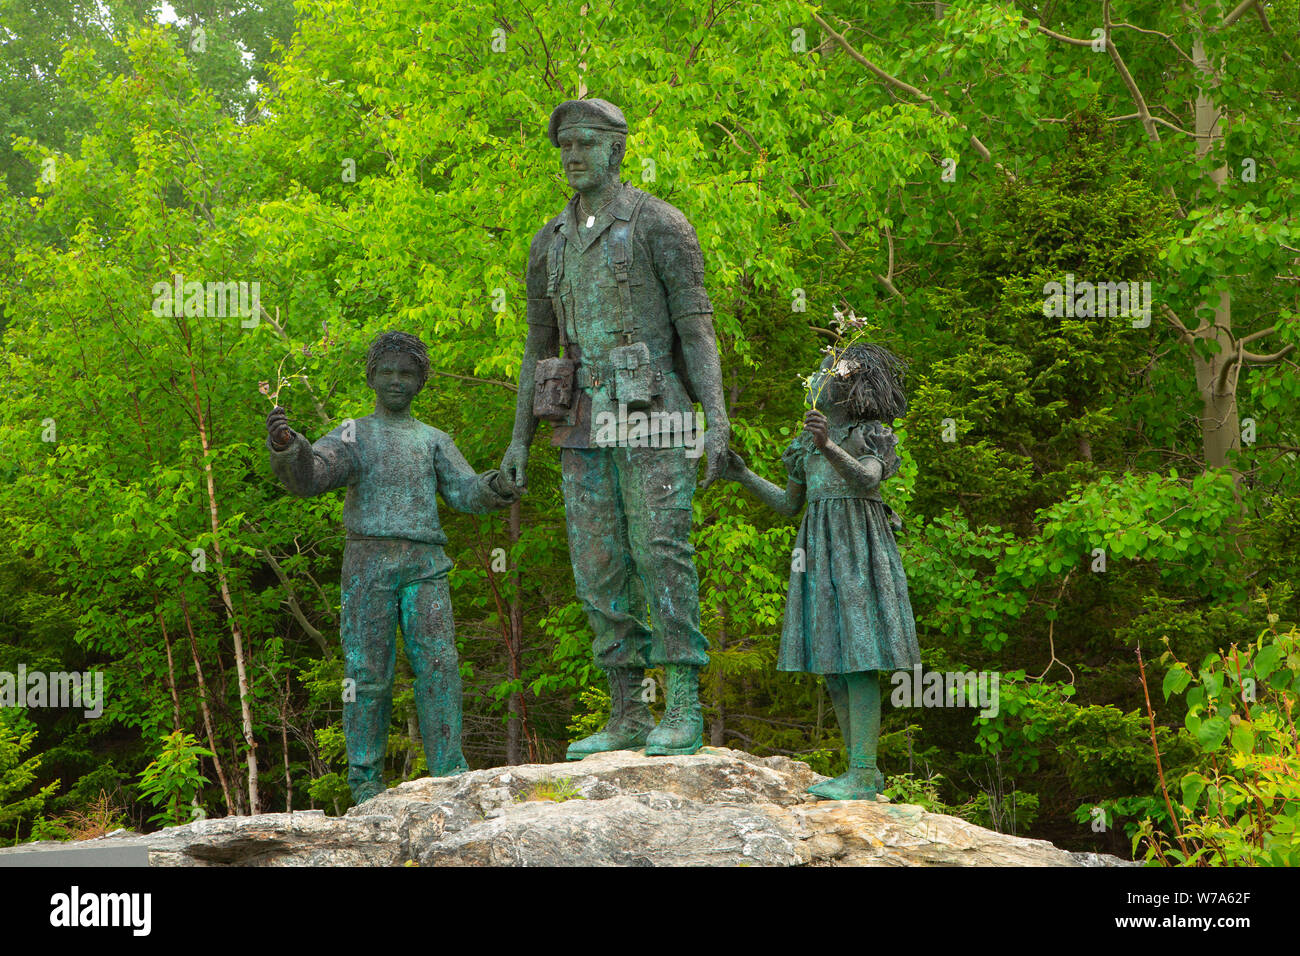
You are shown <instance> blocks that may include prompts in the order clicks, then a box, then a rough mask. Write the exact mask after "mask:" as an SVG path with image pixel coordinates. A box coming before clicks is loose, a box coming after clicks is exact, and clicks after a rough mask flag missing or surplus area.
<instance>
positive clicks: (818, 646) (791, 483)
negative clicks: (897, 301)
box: [727, 346, 921, 800]
mask: <svg viewBox="0 0 1300 956" xmlns="http://www.w3.org/2000/svg"><path fill="white" fill-rule="evenodd" d="M837 370H838V371H837ZM808 397H809V403H810V404H812V405H813V407H812V408H810V409H809V411H808V412H807V414H806V415H805V417H804V425H805V428H804V431H803V433H802V434H800V435H799V436H798V437H797V438H796V439H795V440H794V441H793V442H791V443H790V446H789V447H788V448H787V449H786V450H785V454H784V455H782V459H783V461H784V462H785V466H786V474H787V483H786V487H785V488H784V489H782V488H778V487H777V486H776V485H773V484H772V483H771V482H768V481H765V480H763V479H762V478H760V477H758V476H757V475H755V474H754V473H753V472H752V471H750V470H749V469H748V468H747V467H746V466H745V462H744V460H743V459H742V458H741V457H740V456H739V455H738V454H736V453H735V452H734V451H733V452H730V454H729V456H728V463H727V477H728V478H730V479H732V480H734V481H738V482H739V483H740V484H742V485H744V486H745V487H746V488H747V489H749V490H750V491H751V492H753V493H754V494H755V495H756V496H757V497H758V498H759V499H760V500H762V501H763V502H764V503H765V504H767V505H768V506H769V507H771V508H774V509H775V510H777V511H779V512H781V513H782V514H788V515H794V514H797V513H798V512H799V509H800V508H802V507H804V506H805V505H806V506H807V510H806V511H805V512H804V517H803V521H802V523H801V524H800V525H799V534H798V537H797V538H796V539H795V550H794V554H793V561H792V563H791V571H790V586H789V590H788V592H787V594H786V608H785V621H784V624H783V626H782V631H781V650H780V654H779V656H778V658H777V669H778V670H784V671H803V672H807V673H812V674H823V675H825V678H826V689H827V690H828V691H829V693H830V697H831V703H832V704H833V706H834V708H835V717H836V720H838V721H839V725H840V731H841V733H842V734H843V736H844V743H845V748H846V750H847V757H848V770H847V771H846V772H845V773H844V774H842V775H840V776H839V777H836V778H835V779H834V780H828V781H826V782H824V783H820V784H817V785H815V786H812V787H810V788H809V790H808V792H809V793H812V794H816V795H817V796H821V797H826V798H828V799H832V800H861V799H870V798H873V797H875V795H876V794H877V793H879V792H880V789H881V787H882V786H883V778H882V777H881V774H880V771H879V770H878V769H877V768H876V744H877V741H878V740H879V737H880V685H879V682H878V676H877V675H878V672H879V671H894V670H902V669H907V668H911V667H913V666H914V665H916V664H919V663H920V661H921V654H920V649H919V647H918V646H917V643H916V623H915V621H914V619H913V617H912V605H911V601H910V600H909V598H908V594H907V578H906V576H905V575H904V573H903V563H902V559H901V557H900V556H899V553H898V545H897V544H896V543H895V540H894V534H895V530H896V529H897V528H898V527H900V523H899V521H898V517H897V515H895V514H894V512H893V510H892V509H891V508H890V507H889V506H888V505H886V504H885V503H884V502H883V501H882V500H881V496H880V485H881V483H882V482H883V481H885V480H887V479H889V478H891V477H893V476H894V475H895V474H897V472H898V466H899V459H898V455H897V453H896V452H895V444H896V439H895V438H894V435H893V432H892V431H891V430H890V429H889V428H888V427H886V426H885V424H884V423H883V421H890V422H892V421H893V419H895V418H897V417H900V416H901V415H902V414H903V412H904V411H906V408H907V401H906V398H904V396H903V392H902V383H901V366H900V364H899V363H898V362H897V360H896V359H894V357H893V356H891V355H889V353H888V352H886V351H885V350H883V349H881V348H879V347H877V346H850V347H849V348H847V349H845V350H844V351H843V352H840V353H838V354H837V355H836V356H834V357H833V358H832V357H828V358H827V360H826V361H825V362H823V363H822V368H821V370H820V371H819V372H818V373H816V374H815V375H814V376H813V377H812V380H811V385H810V388H809V396H808ZM882 420H883V421H882Z"/></svg>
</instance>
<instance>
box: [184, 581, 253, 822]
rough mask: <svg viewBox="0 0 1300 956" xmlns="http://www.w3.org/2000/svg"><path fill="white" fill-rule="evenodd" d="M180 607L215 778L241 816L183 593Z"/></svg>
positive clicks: (197, 643)
mask: <svg viewBox="0 0 1300 956" xmlns="http://www.w3.org/2000/svg"><path fill="white" fill-rule="evenodd" d="M181 609H182V610H183V611H184V612H185V629H186V631H187V632H188V633H189V636H190V654H191V655H192V656H193V658H194V676H195V678H196V679H197V680H198V684H199V710H200V711H201V712H202V714H203V729H204V731H206V732H207V735H208V747H209V748H211V750H212V754H213V756H212V763H213V765H214V766H215V767H216V769H217V780H218V782H220V784H221V793H222V796H224V797H225V798H226V807H227V808H228V809H229V810H230V812H231V813H232V814H234V815H235V816H242V815H243V808H242V806H241V805H240V802H239V801H238V800H236V799H235V797H237V796H238V794H237V793H232V791H231V789H230V784H229V783H228V782H227V780H226V770H225V768H224V767H223V766H222V765H221V751H220V750H218V749H217V737H216V734H215V733H213V730H212V710H211V709H210V708H209V707H208V683H207V681H205V680H204V679H203V665H202V664H200V663H199V642H198V640H197V639H195V637H194V624H193V622H191V621H190V606H189V603H188V602H187V601H186V600H185V595H184V594H182V595H181Z"/></svg>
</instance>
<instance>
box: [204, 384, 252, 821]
mask: <svg viewBox="0 0 1300 956" xmlns="http://www.w3.org/2000/svg"><path fill="white" fill-rule="evenodd" d="M190 383H191V384H192V385H193V388H194V413H195V415H196V416H197V417H196V421H197V423H198V427H199V442H200V444H201V445H202V448H203V471H204V474H205V475H206V477H207V483H208V517H209V519H210V520H211V523H212V553H213V555H214V556H215V558H216V565H217V583H218V585H219V586H220V588H221V602H222V604H223V605H224V606H225V611H226V620H227V621H228V622H229V624H230V633H231V637H232V638H233V640H234V645H235V673H236V675H237V676H238V678H239V710H240V716H241V717H242V719H243V729H244V743H245V745H246V746H247V747H248V750H247V760H248V806H249V810H250V812H251V813H254V814H256V813H257V812H258V809H259V807H260V799H259V797H258V785H257V738H256V737H254V736H253V708H252V702H251V699H250V694H249V689H248V667H247V663H246V661H245V658H244V635H243V632H242V631H241V630H240V627H239V621H238V620H237V619H236V617H235V605H234V601H233V600H232V598H231V596H230V582H229V581H228V580H227V578H226V562H225V557H224V555H223V554H222V553H221V539H220V537H219V533H220V530H221V521H220V518H219V517H218V515H219V511H218V508H217V485H216V478H215V476H214V475H213V472H212V449H211V448H210V446H209V445H208V429H207V425H206V420H205V418H204V415H203V402H202V400H201V399H200V398H199V380H198V376H197V375H196V373H195V371H194V363H193V361H191V362H190Z"/></svg>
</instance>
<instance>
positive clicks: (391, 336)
mask: <svg viewBox="0 0 1300 956" xmlns="http://www.w3.org/2000/svg"><path fill="white" fill-rule="evenodd" d="M389 353H397V354H399V355H409V356H411V358H413V359H415V364H416V365H417V366H418V367H419V369H420V387H421V388H423V387H424V383H425V382H427V381H428V380H429V349H428V348H427V347H426V346H425V344H424V343H423V342H421V341H420V337H419V336H418V335H412V334H411V333H409V332H381V333H380V334H379V335H377V336H375V340H374V341H373V342H371V343H370V349H369V351H367V352H366V381H367V382H369V381H370V379H371V377H372V376H373V375H374V374H375V369H376V368H377V367H378V365H379V360H380V359H381V358H383V357H384V356H385V355H387V354H389Z"/></svg>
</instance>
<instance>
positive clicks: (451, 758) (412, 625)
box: [340, 535, 468, 796]
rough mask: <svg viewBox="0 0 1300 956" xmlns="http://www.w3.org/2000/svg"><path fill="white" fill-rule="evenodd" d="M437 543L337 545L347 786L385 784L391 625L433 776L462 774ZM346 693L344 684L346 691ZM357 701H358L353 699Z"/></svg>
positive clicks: (456, 682)
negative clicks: (411, 683) (407, 669)
mask: <svg viewBox="0 0 1300 956" xmlns="http://www.w3.org/2000/svg"><path fill="white" fill-rule="evenodd" d="M450 568H451V561H450V560H448V558H447V556H446V554H444V552H443V549H442V546H441V545H437V544H426V543H424V542H419V541H410V540H407V539H405V538H362V537H354V536H352V535H349V536H348V540H347V544H346V546H345V547H344V549H343V573H342V585H343V601H342V603H343V619H342V624H341V627H340V631H341V637H342V642H343V661H344V676H345V677H347V678H348V679H349V680H350V681H352V683H351V685H350V689H351V690H352V691H353V692H354V694H346V693H345V696H344V703H343V735H344V738H345V739H346V740H347V746H348V786H349V787H350V788H351V789H352V792H353V795H354V796H355V795H356V794H357V793H358V792H359V791H360V790H371V791H373V790H374V788H378V789H383V767H384V752H385V750H386V748H387V744H388V725H389V720H390V718H391V716H392V711H393V670H394V666H395V665H396V663H397V633H396V632H397V627H398V625H399V624H400V626H401V628H402V641H403V643H404V644H405V646H406V657H407V660H409V661H410V662H411V670H412V671H413V672H414V673H415V710H416V714H417V716H418V718H419V722H420V735H421V736H422V737H423V738H424V753H425V757H426V759H427V760H428V763H429V774H430V775H431V776H434V777H441V776H448V775H450V774H452V773H456V772H459V771H463V770H467V769H468V765H467V764H466V763H465V757H464V755H463V754H462V753H461V749H460V729H461V686H460V667H459V664H458V661H457V658H456V637H455V627H454V624H453V621H452V615H451V593H450V589H449V588H448V585H447V572H448V571H449V570H450ZM345 689H346V688H345ZM352 697H354V699H349V698H352Z"/></svg>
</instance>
